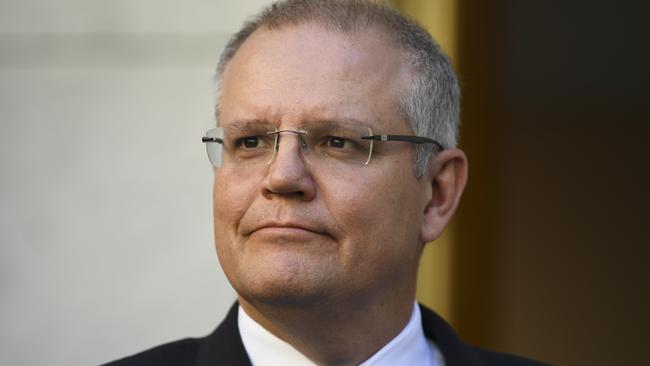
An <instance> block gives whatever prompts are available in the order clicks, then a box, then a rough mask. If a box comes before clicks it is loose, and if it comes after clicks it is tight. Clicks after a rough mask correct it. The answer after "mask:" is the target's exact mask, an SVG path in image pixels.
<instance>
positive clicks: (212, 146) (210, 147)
mask: <svg viewBox="0 0 650 366" xmlns="http://www.w3.org/2000/svg"><path fill="white" fill-rule="evenodd" d="M205 136H206V137H210V138H211V140H209V141H206V142H205V147H206V149H207V151H208V158H209V159H210V163H212V165H214V166H215V167H220V166H221V156H222V154H221V151H222V148H223V144H222V143H220V142H218V141H222V140H223V129H222V128H213V129H211V130H208V132H206V134H205ZM215 140H216V141H215Z"/></svg>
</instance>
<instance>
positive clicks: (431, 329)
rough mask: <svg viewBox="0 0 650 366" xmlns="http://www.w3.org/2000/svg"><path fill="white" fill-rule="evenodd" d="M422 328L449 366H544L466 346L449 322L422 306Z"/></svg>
mask: <svg viewBox="0 0 650 366" xmlns="http://www.w3.org/2000/svg"><path fill="white" fill-rule="evenodd" d="M420 311H421V313H422V328H423V329H424V334H425V336H426V337H427V338H428V339H430V340H432V341H433V342H434V343H435V344H436V346H438V348H439V349H440V352H441V353H442V355H443V357H444V359H445V364H446V365H447V366H456V365H463V366H497V365H498V366H543V365H544V364H542V363H538V362H536V361H532V360H528V359H526V358H523V357H519V356H514V355H509V354H506V353H500V352H494V351H488V350H484V349H481V348H477V347H473V346H470V345H467V344H465V343H464V342H463V341H462V340H461V339H460V338H459V337H458V336H457V335H456V333H455V332H454V330H453V329H452V328H451V326H450V325H449V324H447V322H445V321H444V319H442V318H441V317H440V316H438V315H437V314H436V313H434V312H433V311H431V310H429V309H427V308H426V307H424V306H422V305H420Z"/></svg>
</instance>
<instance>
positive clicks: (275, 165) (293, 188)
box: [262, 131, 316, 201]
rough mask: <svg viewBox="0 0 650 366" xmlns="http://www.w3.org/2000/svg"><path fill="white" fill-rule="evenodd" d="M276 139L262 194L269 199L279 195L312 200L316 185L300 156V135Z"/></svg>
mask: <svg viewBox="0 0 650 366" xmlns="http://www.w3.org/2000/svg"><path fill="white" fill-rule="evenodd" d="M285 132H290V131H285ZM278 137H279V140H278V149H277V151H276V153H275V157H274V158H273V160H272V161H271V162H270V163H269V167H268V172H267V175H266V179H265V181H264V187H263V188H262V194H263V195H264V196H265V197H266V198H269V199H270V198H272V197H274V196H278V195H281V196H291V197H296V198H299V199H300V200H302V201H310V200H312V199H313V198H314V197H315V196H316V184H315V182H314V179H313V177H312V175H311V172H310V171H309V169H308V167H307V166H306V165H305V161H304V159H303V156H302V152H301V146H300V144H301V143H302V139H301V138H300V135H299V134H297V133H282V134H281V135H280V136H278Z"/></svg>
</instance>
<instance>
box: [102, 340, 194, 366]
mask: <svg viewBox="0 0 650 366" xmlns="http://www.w3.org/2000/svg"><path fill="white" fill-rule="evenodd" d="M198 348H199V340H198V339H195V338H186V339H182V340H179V341H175V342H170V343H166V344H162V345H160V346H157V347H154V348H151V349H148V350H146V351H143V352H140V353H137V354H135V355H132V356H129V357H125V358H122V359H119V360H116V361H113V362H110V363H107V364H105V365H104V366H131V365H133V366H135V365H138V366H147V365H160V366H167V365H168V366H172V365H192V364H194V363H195V360H196V356H197V354H198Z"/></svg>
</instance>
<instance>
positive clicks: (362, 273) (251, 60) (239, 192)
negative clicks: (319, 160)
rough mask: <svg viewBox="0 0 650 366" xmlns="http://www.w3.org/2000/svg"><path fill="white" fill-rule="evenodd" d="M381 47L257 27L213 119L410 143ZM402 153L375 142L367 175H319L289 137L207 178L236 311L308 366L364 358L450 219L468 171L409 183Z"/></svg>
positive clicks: (384, 44)
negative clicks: (311, 125)
mask: <svg viewBox="0 0 650 366" xmlns="http://www.w3.org/2000/svg"><path fill="white" fill-rule="evenodd" d="M391 44H392V43H391V42H390V41H389V40H387V39H386V38H385V37H383V36H381V35H380V34H379V33H377V32H374V31H368V32H358V33H348V34H341V33H336V32H332V31H329V30H326V29H324V28H323V27H321V26H319V25H316V24H302V25H297V26H288V27H283V28H281V29H277V30H268V29H264V28H262V29H260V30H257V31H256V32H255V33H254V34H253V35H251V37H250V38H249V39H248V40H247V41H246V42H245V43H244V44H243V45H242V47H241V48H240V50H239V51H238V52H237V54H236V55H235V56H234V58H233V59H232V60H231V62H230V64H229V65H228V67H227V68H226V70H225V73H224V75H223V81H222V95H221V114H220V116H219V121H220V124H221V125H222V126H227V125H228V124H229V123H233V122H234V121H242V120H245V121H263V122H268V123H272V124H274V125H276V126H278V127H279V128H281V129H295V128H296V127H298V126H300V125H301V123H305V122H308V121H325V120H327V121H332V120H356V121H360V122H362V123H364V124H366V125H369V126H371V128H372V129H373V132H375V133H383V134H412V131H411V129H410V127H409V126H408V123H407V122H406V121H404V120H403V119H402V118H401V117H400V115H399V114H398V112H397V104H396V103H397V99H398V97H399V95H400V93H401V92H402V90H403V88H404V87H405V85H406V84H407V82H408V80H409V69H408V67H407V66H406V65H407V63H406V62H405V59H404V55H403V53H402V52H400V51H399V50H398V49H397V48H396V47H391ZM412 155H413V147H412V146H411V145H410V144H408V143H399V142H397V143H395V142H391V143H377V144H376V145H375V149H374V150H373V157H372V161H371V162H370V164H369V165H368V166H359V167H358V168H354V169H350V170H347V171H335V172H328V174H325V173H324V172H323V171H318V170H317V169H314V168H313V167H312V166H310V165H308V164H306V163H305V161H304V160H303V158H302V155H301V152H300V148H299V145H298V143H297V139H296V138H295V137H294V135H293V134H285V135H283V136H282V138H281V143H280V148H279V151H278V153H277V156H276V158H275V160H274V161H273V162H272V163H271V164H270V165H268V166H265V167H263V168H262V169H259V170H253V171H251V170H241V169H238V168H236V167H232V166H223V167H221V168H218V169H217V170H216V174H215V185H214V217H215V237H216V248H217V253H218V256H219V260H220V262H221V265H222V268H223V270H224V272H225V273H226V276H227V277H228V279H229V280H230V282H231V284H232V285H233V287H234V288H235V290H236V291H237V293H238V295H239V301H240V304H241V306H242V307H243V308H244V310H245V311H246V312H247V313H248V314H249V315H250V316H251V317H253V318H254V319H255V320H256V321H258V322H259V323H260V324H262V325H263V326H264V327H266V328H267V329H268V330H270V331H271V332H272V333H274V334H276V335H277V336H279V337H280V338H282V339H284V340H285V341H287V342H289V343H291V344H292V345H293V346H294V347H296V348H297V349H298V350H299V351H301V352H302V353H303V354H305V355H306V356H307V357H309V358H311V359H312V360H314V361H315V362H316V363H318V364H323V365H326V364H328V365H329V364H331V365H346V364H358V363H360V362H362V361H363V360H365V359H367V358H368V357H370V356H371V355H372V354H373V353H375V352H376V351H378V350H379V349H380V348H381V347H382V346H383V345H385V344H386V343H387V342H388V341H390V339H392V338H393V337H394V336H396V335H397V334H398V333H399V332H400V331H401V329H402V328H403V327H404V326H405V325H406V323H407V321H408V319H409V317H410V315H411V311H412V308H413V300H414V296H415V284H416V274H417V267H418V262H419V258H420V254H421V250H422V247H423V245H424V243H426V242H428V241H431V240H433V239H435V238H436V237H437V236H439V235H440V233H441V231H442V229H443V228H444V226H445V225H446V224H447V222H448V220H449V219H450V218H451V216H452V214H453V211H454V210H455V207H456V204H457V202H458V199H459V198H460V194H461V192H462V190H463V187H464V183H465V179H466V166H467V165H466V159H465V156H464V154H463V153H462V152H461V151H460V150H456V149H451V150H446V151H444V152H443V153H441V154H438V155H437V156H436V157H435V158H434V159H433V160H432V162H431V169H430V171H429V172H428V174H427V175H426V176H425V177H423V178H421V179H416V178H415V176H414V173H413V165H412Z"/></svg>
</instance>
